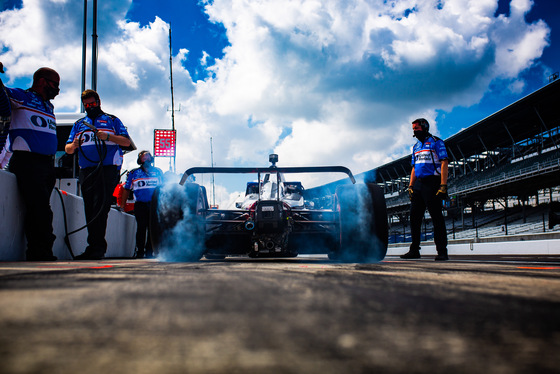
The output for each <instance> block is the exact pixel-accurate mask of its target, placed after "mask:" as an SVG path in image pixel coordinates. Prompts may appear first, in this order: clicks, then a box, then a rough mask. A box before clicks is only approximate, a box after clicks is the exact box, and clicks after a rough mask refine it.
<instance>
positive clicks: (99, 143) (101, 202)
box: [65, 90, 131, 260]
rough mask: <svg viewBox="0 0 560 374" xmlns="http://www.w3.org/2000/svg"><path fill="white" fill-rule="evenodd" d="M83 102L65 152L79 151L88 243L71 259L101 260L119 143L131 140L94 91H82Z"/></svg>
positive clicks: (119, 157)
mask: <svg viewBox="0 0 560 374" xmlns="http://www.w3.org/2000/svg"><path fill="white" fill-rule="evenodd" d="M82 104H83V105H84V108H85V109H86V113H87V116H85V117H83V118H81V119H79V120H78V121H76V123H74V126H73V127H72V130H71V131H70V136H69V137H68V141H67V142H66V147H65V151H66V153H68V154H73V153H74V152H76V150H78V164H79V166H80V176H79V181H80V185H81V191H82V197H83V200H84V210H85V214H86V222H87V229H88V239H87V241H88V246H87V248H86V249H85V251H84V253H82V254H80V255H78V256H76V257H75V258H74V259H76V260H100V259H102V258H103V257H104V256H105V252H106V251H107V241H106V240H105V232H106V230H107V218H108V215H109V210H110V209H111V200H112V196H113V191H114V189H115V187H116V185H117V183H118V182H119V170H120V167H121V165H122V158H123V151H122V149H121V148H120V146H123V147H127V146H129V145H130V144H131V141H130V137H129V135H128V132H127V130H126V128H125V127H124V125H123V124H122V122H121V121H120V120H119V119H118V118H117V117H115V116H113V115H111V114H107V113H105V112H103V111H102V110H101V100H100V99H99V95H98V94H97V92H95V91H93V90H85V91H84V92H83V93H82Z"/></svg>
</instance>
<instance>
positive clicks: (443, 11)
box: [0, 0, 550, 173]
mask: <svg viewBox="0 0 560 374" xmlns="http://www.w3.org/2000/svg"><path fill="white" fill-rule="evenodd" d="M81 6H82V5H81V3H80V2H76V1H63V0H57V1H54V0H50V1H49V0H24V1H23V6H22V8H21V9H15V10H9V11H4V12H2V13H0V35H1V37H0V44H1V47H2V49H1V50H2V52H1V54H0V60H1V61H2V62H4V64H5V65H6V67H7V68H8V69H9V71H8V75H7V78H8V79H9V82H14V81H15V80H16V79H18V78H23V77H28V76H30V75H31V73H32V72H33V71H34V70H35V69H36V68H37V67H38V66H43V65H48V66H51V67H53V68H55V69H57V70H58V71H59V72H60V73H61V76H62V84H61V88H62V92H61V95H60V96H59V97H57V98H56V100H55V101H54V104H55V105H56V107H57V110H58V111H66V112H68V111H77V110H79V108H78V105H79V90H80V79H81V76H80V74H81V27H82V25H81V16H80V15H81V14H82V13H81V12H82V10H81ZM102 6H103V7H104V8H103V9H102V10H100V14H103V15H104V17H103V18H102V19H100V24H99V35H100V37H99V48H100V50H99V72H98V76H99V83H98V91H99V92H100V94H101V97H102V105H103V108H104V109H105V110H106V111H108V112H110V113H113V114H115V115H117V116H119V117H120V118H121V119H122V120H123V122H124V123H125V125H127V126H128V128H129V131H130V133H131V134H132V136H133V137H134V139H135V142H136V144H137V145H138V146H139V148H142V149H144V148H146V149H151V148H152V142H153V140H152V136H153V129H154V128H169V127H170V125H171V119H170V117H171V115H170V103H171V98H170V89H169V88H170V87H169V55H168V53H169V49H168V27H169V21H168V20H165V19H161V18H160V17H157V15H156V14H155V15H154V19H153V22H151V23H150V24H148V25H146V26H141V25H140V24H138V23H135V22H131V21H129V20H127V19H125V16H126V12H127V10H128V8H129V7H130V6H131V0H128V1H121V0H111V1H109V0H108V1H105V2H103V4H102ZM497 6H498V2H497V0H470V1H464V0H447V1H443V0H399V1H396V0H391V1H373V0H347V1H339V0H323V1H318V0H282V1H280V0H274V1H257V0H214V1H208V2H205V7H204V9H205V11H206V12H207V14H208V16H209V17H210V20H211V21H212V22H215V23H220V24H222V25H223V26H224V28H225V30H226V36H227V38H228V41H229V46H228V47H226V48H225V50H224V55H223V57H221V58H219V59H216V60H215V63H214V64H213V65H207V64H208V62H209V61H212V60H210V59H209V58H208V57H209V56H208V54H207V53H205V54H204V55H203V58H202V60H200V62H199V65H200V66H201V67H202V68H206V69H208V71H210V73H211V74H209V76H208V78H206V79H205V80H197V81H193V79H192V77H191V76H190V75H189V73H188V71H187V70H186V69H185V68H184V62H185V61H187V60H188V59H189V58H190V57H189V51H188V50H187V49H184V48H183V49H180V51H179V52H178V53H177V54H176V55H175V56H173V63H174V65H173V77H174V88H175V104H176V108H175V109H176V112H175V126H176V129H177V131H178V150H177V169H178V170H179V171H182V170H185V169H186V168H188V167H190V166H195V165H196V166H199V165H209V164H210V145H209V139H210V137H212V138H213V144H214V160H215V164H216V165H234V164H235V165H247V164H251V165H253V164H258V165H266V163H267V162H266V160H267V155H268V153H270V152H276V153H279V154H280V164H282V165H327V164H340V165H344V166H348V167H350V168H351V169H352V170H353V171H354V172H355V173H358V172H362V171H365V170H368V169H372V168H374V167H376V166H379V165H381V164H383V163H384V162H387V161H390V160H391V159H392V158H394V157H400V156H403V155H405V154H406V153H407V152H409V149H410V145H411V142H412V141H411V138H410V121H411V120H412V119H414V118H417V117H421V116H423V117H425V118H427V119H428V120H430V122H432V128H433V129H435V130H436V133H437V123H435V122H434V121H433V120H434V118H435V114H436V110H450V109H452V108H453V107H455V106H458V105H461V106H468V105H472V104H474V103H476V102H478V101H479V100H480V99H481V97H482V96H483V95H484V93H485V91H486V90H487V89H488V87H489V85H490V83H491V82H493V81H494V80H496V79H505V80H510V81H511V84H510V85H509V86H510V87H512V89H514V90H519V89H520V87H522V85H523V82H522V80H521V79H520V77H519V75H520V73H522V72H523V71H525V70H526V69H528V68H530V67H531V66H532V64H534V63H535V61H537V60H538V59H539V57H540V56H541V55H542V53H543V50H544V48H546V47H547V46H548V45H549V37H550V28H549V27H548V26H547V25H546V24H545V23H544V22H543V21H538V22H535V23H531V24H530V23H527V22H526V21H525V15H526V14H527V13H528V12H529V11H530V10H531V8H532V6H533V2H532V1H530V0H512V1H511V2H510V12H509V15H507V16H506V15H503V14H502V15H499V16H497V15H495V13H496V10H497ZM3 79H4V80H5V81H6V79H5V78H3ZM134 161H135V157H134V156H132V157H131V156H127V158H125V165H127V166H129V167H133V166H134ZM158 163H159V164H160V166H162V167H163V168H166V166H167V160H158Z"/></svg>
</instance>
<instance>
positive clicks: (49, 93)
mask: <svg viewBox="0 0 560 374" xmlns="http://www.w3.org/2000/svg"><path fill="white" fill-rule="evenodd" d="M44 92H45V96H46V97H47V100H52V99H54V98H55V97H56V95H58V93H59V92H60V88H52V87H50V86H45V89H44Z"/></svg>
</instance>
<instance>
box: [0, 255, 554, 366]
mask: <svg viewBox="0 0 560 374" xmlns="http://www.w3.org/2000/svg"><path fill="white" fill-rule="evenodd" d="M0 300H1V302H0V373H81V374H88V373H99V372H108V373H325V374H327V373H337V374H338V373H372V372H379V373H451V372H452V373H508V374H509V373H537V372H538V373H559V372H560V354H559V353H558V352H559V351H560V257H558V256H556V257H539V258H537V257H509V258H503V257H502V258H499V257H484V258H475V257H473V256H470V257H463V258H459V257H453V258H452V260H451V261H449V262H443V263H440V262H434V261H433V258H426V259H422V260H418V261H404V260H400V258H397V257H388V258H386V259H385V261H384V262H381V263H376V264H342V263H334V262H330V261H328V260H327V259H326V257H321V256H310V257H304V258H295V259H285V260H254V259H246V258H232V259H230V258H228V259H226V260H224V261H206V260H204V261H201V262H197V263H168V262H159V261H157V260H128V259H109V260H102V261H81V262H78V261H73V262H54V263H46V262H44V263H26V262H17V263H6V262H5V263H0Z"/></svg>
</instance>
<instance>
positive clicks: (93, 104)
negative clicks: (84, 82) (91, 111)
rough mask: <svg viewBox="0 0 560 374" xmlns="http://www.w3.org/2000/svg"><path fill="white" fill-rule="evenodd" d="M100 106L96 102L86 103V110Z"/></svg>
mask: <svg viewBox="0 0 560 374" xmlns="http://www.w3.org/2000/svg"><path fill="white" fill-rule="evenodd" d="M98 105H99V103H98V102H97V101H94V102H93V103H84V107H85V108H95V107H96V106H98Z"/></svg>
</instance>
